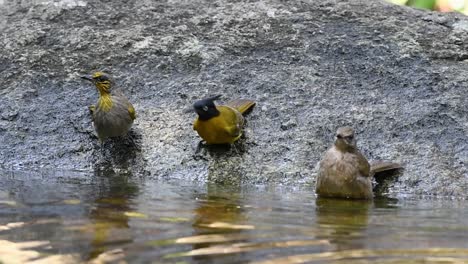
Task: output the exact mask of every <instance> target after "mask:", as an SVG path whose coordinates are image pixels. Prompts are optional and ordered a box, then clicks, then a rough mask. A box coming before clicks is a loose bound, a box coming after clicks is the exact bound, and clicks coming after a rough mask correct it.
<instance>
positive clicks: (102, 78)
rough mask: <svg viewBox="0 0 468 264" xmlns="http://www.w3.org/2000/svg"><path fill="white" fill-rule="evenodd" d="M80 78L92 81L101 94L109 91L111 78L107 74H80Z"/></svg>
mask: <svg viewBox="0 0 468 264" xmlns="http://www.w3.org/2000/svg"><path fill="white" fill-rule="evenodd" d="M81 78H82V79H85V80H88V81H90V82H92V83H94V85H95V86H96V88H97V89H98V91H99V92H100V93H101V94H104V93H110V90H111V87H112V80H111V78H110V77H109V76H108V75H107V74H105V73H103V72H96V73H94V74H93V75H92V76H91V77H88V76H82V77H81Z"/></svg>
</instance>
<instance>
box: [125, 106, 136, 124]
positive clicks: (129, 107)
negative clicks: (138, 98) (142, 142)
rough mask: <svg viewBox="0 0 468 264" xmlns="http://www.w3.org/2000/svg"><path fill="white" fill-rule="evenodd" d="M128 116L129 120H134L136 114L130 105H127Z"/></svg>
mask: <svg viewBox="0 0 468 264" xmlns="http://www.w3.org/2000/svg"><path fill="white" fill-rule="evenodd" d="M127 110H128V114H129V115H130V118H131V119H132V120H135V118H136V112H135V108H133V105H132V104H131V103H128V108H127Z"/></svg>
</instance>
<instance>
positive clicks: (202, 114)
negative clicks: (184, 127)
mask: <svg viewBox="0 0 468 264" xmlns="http://www.w3.org/2000/svg"><path fill="white" fill-rule="evenodd" d="M220 97H221V95H217V96H213V97H210V98H206V99H202V100H199V101H196V102H195V103H194V104H193V108H194V109H195V112H197V114H198V118H199V119H200V120H208V119H210V118H212V117H215V116H218V115H219V111H218V109H216V105H215V104H214V101H215V100H217V99H219V98H220Z"/></svg>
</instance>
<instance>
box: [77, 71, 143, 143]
mask: <svg viewBox="0 0 468 264" xmlns="http://www.w3.org/2000/svg"><path fill="white" fill-rule="evenodd" d="M81 78H82V79H85V80H88V81H90V82H92V83H93V84H94V85H95V86H96V89H97V90H98V92H99V99H98V101H97V103H96V105H91V106H90V107H89V110H90V112H91V115H92V120H93V125H94V129H95V130H96V133H97V135H98V138H99V140H100V141H101V142H103V141H104V140H106V139H107V138H112V137H119V136H125V135H126V134H127V132H128V131H129V130H130V128H131V126H132V124H133V121H134V120H135V118H136V112H135V108H134V107H133V105H132V104H131V103H130V102H129V101H128V99H127V97H125V95H124V94H123V93H122V92H121V91H119V90H115V89H114V87H113V85H114V82H113V80H112V79H111V78H110V77H109V75H108V74H105V73H103V72H96V73H94V74H93V75H92V76H91V77H88V76H82V77H81Z"/></svg>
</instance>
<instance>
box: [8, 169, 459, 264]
mask: <svg viewBox="0 0 468 264" xmlns="http://www.w3.org/2000/svg"><path fill="white" fill-rule="evenodd" d="M213 164H215V163H213ZM216 166H220V165H219V163H218V164H217V165H216ZM214 177H215V178H216V177H219V175H216V176H214ZM234 183H235V184H233V185H227V184H225V185H222V184H217V183H209V184H204V183H200V184H194V183H188V182H182V181H176V180H174V181H165V180H152V179H144V180H142V178H141V177H140V176H139V175H134V174H133V173H131V172H129V171H128V170H118V169H109V170H103V171H100V170H97V171H96V172H95V173H64V172H56V173H52V172H50V171H46V172H43V173H36V174H35V173H23V174H21V173H14V174H12V175H7V174H2V177H0V199H1V202H0V245H2V246H1V247H0V253H1V254H0V261H3V262H5V263H9V262H11V261H12V259H8V257H9V256H13V255H15V256H20V255H24V256H26V255H28V256H33V258H34V259H41V260H42V259H44V257H46V256H47V257H50V256H57V257H58V255H60V258H59V259H60V260H63V259H64V258H71V259H73V261H69V262H73V263H77V262H80V261H84V262H86V261H96V262H104V263H105V262H106V261H108V262H110V263H114V262H118V261H127V262H138V263H149V262H154V261H158V260H159V261H160V262H163V263H177V262H184V263H233V262H235V263H246V262H254V263H255V262H258V263H310V262H314V263H315V262H317V263H325V262H327V261H328V262H330V261H335V262H341V263H344V262H345V261H346V263H348V262H353V261H354V262H355V263H376V262H378V263H385V261H387V262H392V261H393V262H394V263H401V262H405V263H407V262H418V261H419V262H418V263H431V262H432V263H434V262H435V263H437V262H441V261H447V262H457V261H458V262H463V261H465V260H466V259H468V242H467V241H468V232H467V230H468V223H467V221H466V219H467V218H468V207H467V204H466V203H465V202H464V201H459V202H457V201H446V200H436V199H434V200H423V199H413V200H410V199H400V200H389V199H384V200H382V199H376V200H374V201H373V202H367V201H349V200H334V199H319V200H314V199H315V196H314V195H313V193H312V192H311V190H310V188H303V189H301V188H286V189H285V188H282V187H278V186H275V187H271V188H270V187H256V186H245V185H242V184H241V183H240V182H237V183H236V182H234ZM314 203H315V206H313V204H314ZM25 242H27V243H26V244H24V243H25ZM26 247H32V248H26ZM2 250H3V251H2ZM25 251H29V252H28V253H27V252H25ZM8 253H10V254H8ZM28 259H29V258H28ZM22 260H23V259H22ZM21 262H24V261H21ZM62 262H64V261H62Z"/></svg>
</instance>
